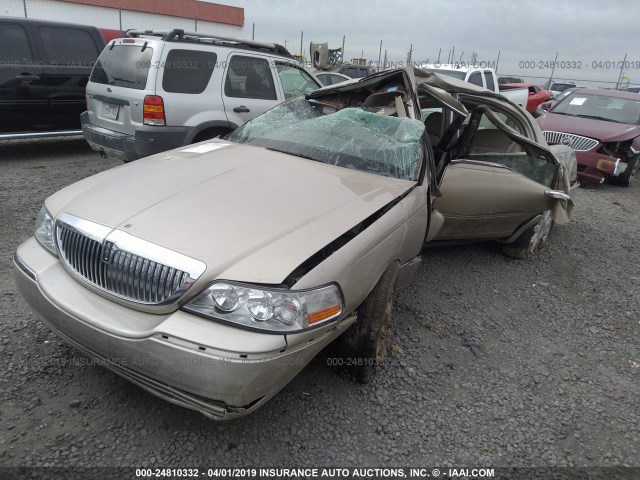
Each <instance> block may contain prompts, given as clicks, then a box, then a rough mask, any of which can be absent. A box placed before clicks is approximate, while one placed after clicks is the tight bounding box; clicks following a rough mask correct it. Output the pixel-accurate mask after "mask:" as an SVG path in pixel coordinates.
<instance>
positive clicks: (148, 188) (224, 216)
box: [47, 142, 415, 284]
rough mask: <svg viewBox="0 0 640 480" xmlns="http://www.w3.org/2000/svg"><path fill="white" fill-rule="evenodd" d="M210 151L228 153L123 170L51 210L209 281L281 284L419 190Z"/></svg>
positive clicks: (252, 151) (298, 161)
mask: <svg viewBox="0 0 640 480" xmlns="http://www.w3.org/2000/svg"><path fill="white" fill-rule="evenodd" d="M204 145H216V146H218V145H222V146H221V147H220V148H217V149H216V150H215V151H211V152H208V153H198V152H193V151H191V150H194V149H193V148H183V149H182V150H174V151H171V152H165V153H162V154H159V155H155V156H153V157H149V158H147V159H144V160H138V161H136V162H133V163H131V164H128V165H125V166H123V167H118V168H116V169H113V170H111V171H107V172H104V173H103V174H99V175H96V176H94V177H90V178H88V179H86V180H83V181H81V182H78V183H76V184H74V185H71V186H70V187H67V188H66V189H64V190H62V191H60V192H58V193H57V194H55V195H53V196H52V197H50V198H49V199H48V200H47V208H48V209H49V211H50V212H51V213H52V214H53V215H54V216H56V215H57V214H59V213H62V212H65V213H68V214H71V215H75V216H78V217H81V218H83V219H86V220H90V221H93V222H96V223H99V224H102V225H105V226H107V227H111V228H114V229H118V230H122V231H124V232H127V233H129V234H130V235H133V236H135V237H139V238H141V239H144V240H147V241H150V242H152V243H154V244H157V245H160V246H163V247H166V248H168V249H171V250H173V251H176V252H179V253H182V254H184V255H187V256H190V257H192V258H195V259H198V260H201V261H203V262H204V263H206V265H207V270H206V272H205V274H204V276H203V278H207V279H213V278H225V279H228V280H237V281H246V282H257V283H265V284H280V283H282V282H283V280H284V279H285V278H286V277H287V275H288V274H290V273H291V272H292V271H293V270H294V269H295V268H296V267H298V266H299V265H300V264H301V263H302V262H304V261H305V260H307V259H308V258H309V257H311V256H312V255H313V254H315V253H316V252H318V251H319V250H321V249H322V248H323V247H325V246H326V245H327V244H329V243H330V242H332V241H333V240H335V239H336V238H337V237H339V236H340V235H342V234H343V233H345V232H347V231H348V230H350V229H351V228H353V227H354V226H355V225H357V224H358V223H360V222H362V221H363V220H364V219H366V218H367V217H369V216H370V215H372V214H374V213H375V212H377V211H378V210H380V209H381V208H383V207H384V206H386V205H387V204H389V203H390V202H392V201H393V200H394V199H396V198H397V197H398V196H400V195H402V194H403V193H404V192H405V191H407V190H408V189H410V188H411V187H412V186H413V185H415V182H411V181H407V180H398V179H393V178H387V177H383V176H379V175H374V174H370V173H365V172H359V171H356V170H350V169H346V168H341V167H336V166H333V165H326V164H323V163H319V162H315V161H312V160H307V159H302V158H299V157H294V156H291V155H287V154H282V153H278V152H274V151H269V150H266V149H264V148H260V147H253V146H247V145H239V144H230V143H222V142H212V143H209V144H204ZM198 147H200V146H197V147H196V148H195V150H198ZM204 149H205V150H206V147H205V148H204Z"/></svg>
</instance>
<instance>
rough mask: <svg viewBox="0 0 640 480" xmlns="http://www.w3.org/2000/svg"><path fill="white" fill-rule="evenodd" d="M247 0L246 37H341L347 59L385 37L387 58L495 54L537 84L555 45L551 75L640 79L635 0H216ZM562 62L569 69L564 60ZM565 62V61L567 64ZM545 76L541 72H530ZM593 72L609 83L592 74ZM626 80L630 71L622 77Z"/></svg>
mask: <svg viewBox="0 0 640 480" xmlns="http://www.w3.org/2000/svg"><path fill="white" fill-rule="evenodd" d="M217 3H223V4H226V5H234V6H238V7H243V8H244V14H245V26H244V30H243V34H242V36H243V37H244V38H251V34H252V26H253V24H254V23H255V39H256V40H260V41H268V42H275V43H281V44H283V45H284V44H285V42H286V46H287V48H288V49H289V50H290V51H291V53H294V54H299V53H300V32H301V31H304V37H303V48H304V51H305V53H306V55H307V57H308V56H309V53H308V52H309V42H310V41H311V40H314V41H321V42H328V44H329V48H339V47H341V46H342V37H343V35H345V36H346V41H345V59H346V60H350V59H351V58H354V57H360V56H361V54H362V52H363V51H364V57H365V58H367V59H368V60H373V61H374V62H377V61H378V57H379V50H380V41H382V57H383V58H384V51H385V50H386V51H387V55H388V58H389V60H390V61H395V62H404V61H406V59H407V53H408V51H409V48H410V47H411V45H413V52H412V60H413V61H417V62H418V63H420V62H427V61H428V62H434V61H435V60H437V58H438V52H439V49H441V53H440V61H441V62H442V63H445V62H446V61H447V60H448V58H449V56H450V52H451V50H452V49H455V50H454V51H455V58H456V60H458V61H460V60H461V59H462V61H463V62H465V63H470V62H471V60H472V54H473V53H474V52H475V53H476V54H477V56H476V58H477V61H478V62H487V65H490V62H494V63H495V62H496V61H497V60H498V52H500V57H499V62H498V74H499V75H506V74H515V75H518V76H521V77H524V78H525V80H529V81H534V83H544V81H546V80H547V79H548V78H549V76H550V75H551V68H550V64H549V62H553V61H554V60H555V57H556V52H557V53H558V65H557V67H556V69H555V72H554V75H553V76H554V79H573V80H576V81H577V82H576V83H578V84H584V85H587V86H603V87H612V86H614V85H615V83H616V82H617V80H618V78H619V76H620V69H621V66H622V61H623V59H624V56H625V54H628V56H627V64H626V67H627V68H625V69H624V75H625V76H627V77H629V81H630V83H632V84H640V28H639V27H638V20H639V19H640V1H639V0H609V1H608V2H605V1H602V0H598V1H596V0H586V1H574V0H566V1H562V0H556V1H550V0H537V1H532V0H520V1H513V0H430V1H429V0H413V1H407V0H395V1H393V2H392V1H389V0H387V1H380V0H343V1H340V0H323V1H317V0H316V1H310V0H306V1H304V0H218V2H217ZM560 67H565V68H560ZM566 67H568V68H566ZM534 77H540V78H534ZM592 81H600V82H610V83H593V82H592ZM625 81H626V80H625Z"/></svg>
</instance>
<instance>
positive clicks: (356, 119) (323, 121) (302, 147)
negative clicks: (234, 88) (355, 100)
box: [227, 97, 424, 181]
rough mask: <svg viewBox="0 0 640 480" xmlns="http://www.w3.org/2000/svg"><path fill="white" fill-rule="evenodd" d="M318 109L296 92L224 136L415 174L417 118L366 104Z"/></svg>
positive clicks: (389, 173) (363, 167) (368, 168)
mask: <svg viewBox="0 0 640 480" xmlns="http://www.w3.org/2000/svg"><path fill="white" fill-rule="evenodd" d="M315 105H319V104H318V103H317V102H316V103H315ZM320 110H321V109H318V108H316V106H314V101H313V100H309V101H307V100H306V99H305V98H304V97H297V98H294V99H292V100H290V101H288V102H285V103H283V104H281V105H279V106H277V107H275V108H273V109H272V110H269V111H268V112H266V113H265V114H263V115H261V116H259V117H256V118H255V119H253V120H251V121H250V122H248V123H246V124H245V125H243V126H242V127H240V128H239V129H238V130H236V131H235V132H233V133H232V134H231V135H229V136H228V137H227V139H228V140H231V141H233V142H238V143H245V144H248V145H255V146H260V147H265V148H268V149H271V150H276V151H279V152H284V153H288V154H291V155H296V156H300V157H304V158H308V159H311V160H316V161H319V162H323V163H328V164H330V165H336V166H339V167H344V168H351V169H355V170H360V171H363V172H369V173H374V174H377V175H383V176H386V177H392V178H399V179H403V180H413V181H415V180H417V179H418V174H419V172H420V166H421V161H422V160H421V159H422V146H421V138H422V134H423V132H424V124H423V123H422V122H420V121H418V120H412V119H410V118H407V117H393V116H388V115H383V114H381V113H378V110H376V109H375V108H367V107H350V108H343V109H341V110H338V111H336V112H335V113H329V114H324V113H322V112H321V111H320Z"/></svg>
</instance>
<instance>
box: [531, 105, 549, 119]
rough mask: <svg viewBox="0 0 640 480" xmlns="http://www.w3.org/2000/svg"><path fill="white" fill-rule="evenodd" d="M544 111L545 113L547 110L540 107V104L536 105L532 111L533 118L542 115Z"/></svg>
mask: <svg viewBox="0 0 640 480" xmlns="http://www.w3.org/2000/svg"><path fill="white" fill-rule="evenodd" d="M545 113H547V111H546V110H545V109H544V108H542V105H538V106H537V107H536V110H535V112H533V116H534V118H538V117H541V116H543V115H544V114H545Z"/></svg>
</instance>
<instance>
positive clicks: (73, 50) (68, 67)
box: [35, 25, 101, 130]
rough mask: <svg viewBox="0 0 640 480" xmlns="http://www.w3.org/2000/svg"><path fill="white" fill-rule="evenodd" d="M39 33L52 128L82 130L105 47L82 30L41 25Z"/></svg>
mask: <svg viewBox="0 0 640 480" xmlns="http://www.w3.org/2000/svg"><path fill="white" fill-rule="evenodd" d="M35 30H36V31H37V33H36V36H37V38H38V41H39V42H40V43H41V48H42V50H43V52H44V74H43V79H44V94H45V96H46V98H47V101H48V103H49V108H50V118H51V127H52V128H53V129H54V130H69V129H74V130H80V114H81V113H82V112H84V111H85V110H86V104H85V89H86V86H87V82H88V81H89V74H90V73H91V68H92V67H93V65H94V64H95V62H96V59H97V58H98V55H100V47H101V46H100V45H98V44H97V43H96V41H95V38H94V37H93V36H92V35H91V33H90V32H89V31H87V30H84V29H82V28H70V27H58V26H52V25H38V26H37V27H35Z"/></svg>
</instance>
